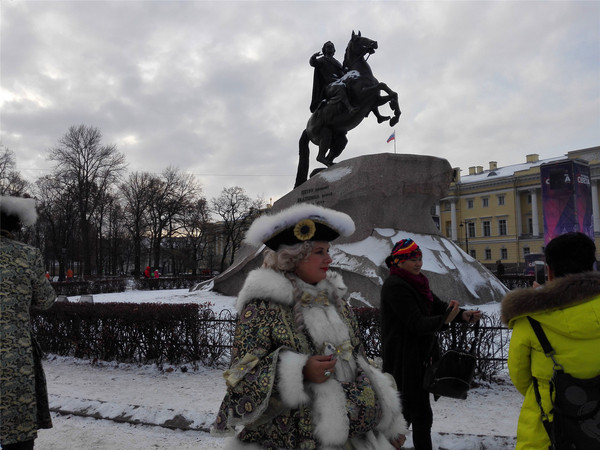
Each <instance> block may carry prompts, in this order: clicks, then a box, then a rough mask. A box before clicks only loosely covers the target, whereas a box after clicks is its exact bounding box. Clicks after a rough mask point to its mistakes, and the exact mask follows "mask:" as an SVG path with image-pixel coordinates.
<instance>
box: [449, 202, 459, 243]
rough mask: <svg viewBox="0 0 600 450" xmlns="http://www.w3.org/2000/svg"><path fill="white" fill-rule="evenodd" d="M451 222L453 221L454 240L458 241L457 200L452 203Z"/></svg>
mask: <svg viewBox="0 0 600 450" xmlns="http://www.w3.org/2000/svg"><path fill="white" fill-rule="evenodd" d="M450 220H451V221H452V240H453V241H456V239H457V238H458V233H457V230H456V200H454V199H453V200H452V201H451V202H450Z"/></svg>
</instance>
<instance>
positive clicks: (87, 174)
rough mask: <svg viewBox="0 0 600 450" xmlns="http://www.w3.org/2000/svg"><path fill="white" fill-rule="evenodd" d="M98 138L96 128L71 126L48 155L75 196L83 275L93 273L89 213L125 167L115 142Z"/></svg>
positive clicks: (59, 176) (57, 175) (69, 192)
mask: <svg viewBox="0 0 600 450" xmlns="http://www.w3.org/2000/svg"><path fill="white" fill-rule="evenodd" d="M101 141H102V133H101V132H100V130H99V129H98V128H95V127H89V126H86V125H79V126H71V127H70V128H69V131H68V132H67V134H65V135H64V136H63V137H62V138H60V139H59V141H58V143H59V145H58V146H57V147H54V148H52V149H51V150H50V156H49V159H50V160H51V161H54V162H55V163H56V167H55V169H54V176H55V177H56V178H59V179H62V180H64V182H65V183H66V186H67V187H68V195H71V196H73V198H74V199H75V200H76V202H75V204H76V211H77V214H78V219H79V220H78V225H79V235H80V238H81V245H82V256H83V261H82V262H83V275H84V276H90V275H91V273H92V267H91V261H92V248H93V247H92V245H93V241H92V239H93V234H92V233H91V231H92V230H91V221H92V217H93V215H94V214H95V213H96V212H97V210H98V208H99V207H100V205H101V203H102V202H103V201H104V200H106V197H105V195H104V193H105V192H107V191H108V190H109V188H110V186H111V185H112V184H113V183H115V182H116V181H117V180H118V178H119V176H120V175H121V173H122V171H123V170H125V157H124V156H123V155H122V154H121V153H119V152H118V151H117V148H116V146H114V145H102V143H101Z"/></svg>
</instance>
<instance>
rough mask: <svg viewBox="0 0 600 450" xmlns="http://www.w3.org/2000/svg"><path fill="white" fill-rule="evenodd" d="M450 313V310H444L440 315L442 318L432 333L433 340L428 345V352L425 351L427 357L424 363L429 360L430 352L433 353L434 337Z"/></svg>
mask: <svg viewBox="0 0 600 450" xmlns="http://www.w3.org/2000/svg"><path fill="white" fill-rule="evenodd" d="M451 311H452V310H451V309H450V308H446V311H445V312H444V314H443V315H442V318H441V320H440V323H439V325H438V326H437V328H436V329H435V331H434V332H433V339H431V344H429V350H428V351H427V357H426V358H425V361H426V362H427V361H429V358H431V352H432V351H433V344H435V336H436V334H437V333H438V332H439V331H440V330H441V329H442V327H443V326H444V322H446V319H447V318H448V316H449V315H450V312H451Z"/></svg>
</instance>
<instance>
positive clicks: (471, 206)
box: [467, 198, 473, 209]
mask: <svg viewBox="0 0 600 450" xmlns="http://www.w3.org/2000/svg"><path fill="white" fill-rule="evenodd" d="M467 208H468V209H473V199H472V198H470V199H468V200H467Z"/></svg>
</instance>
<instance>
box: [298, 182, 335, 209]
mask: <svg viewBox="0 0 600 450" xmlns="http://www.w3.org/2000/svg"><path fill="white" fill-rule="evenodd" d="M328 197H333V192H332V191H331V190H330V186H329V185H328V184H327V185H325V186H319V187H315V188H308V189H302V190H301V191H300V197H298V198H297V199H296V203H314V204H315V205H323V204H325V203H326V201H327V199H328Z"/></svg>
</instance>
